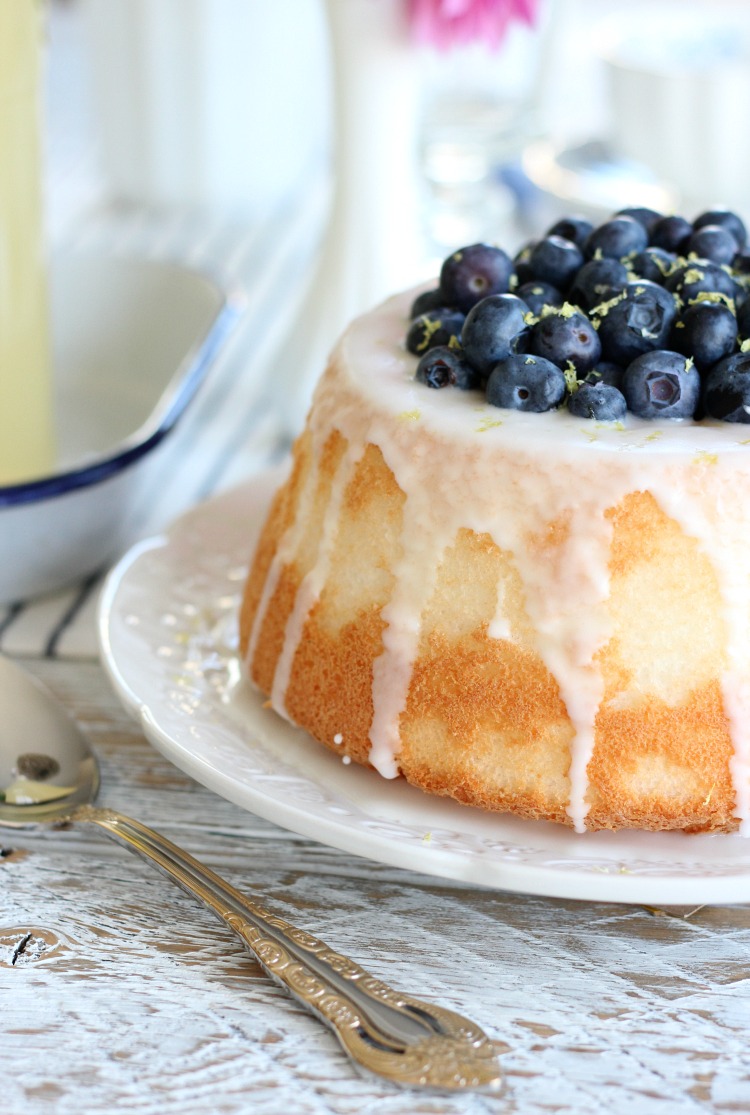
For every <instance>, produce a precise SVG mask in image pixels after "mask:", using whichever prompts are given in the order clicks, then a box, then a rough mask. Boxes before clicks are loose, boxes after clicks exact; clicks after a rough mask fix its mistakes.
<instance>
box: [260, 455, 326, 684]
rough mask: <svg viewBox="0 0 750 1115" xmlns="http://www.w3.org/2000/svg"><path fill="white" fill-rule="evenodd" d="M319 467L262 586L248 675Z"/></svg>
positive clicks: (302, 526) (309, 480)
mask: <svg viewBox="0 0 750 1115" xmlns="http://www.w3.org/2000/svg"><path fill="white" fill-rule="evenodd" d="M318 452H319V447H318V446H314V448H313V453H314V456H315V460H316V464H317V455H318ZM317 473H318V470H317V467H315V468H311V469H310V470H309V471H308V473H307V476H306V479H305V484H304V486H303V488H302V491H301V492H300V496H299V506H298V507H297V512H296V514H295V516H294V518H293V519H292V522H291V525H290V526H289V528H288V529H287V530H286V531H285V532H284V535H283V536H282V538H281V541H280V543H279V545H278V548H277V550H276V553H275V554H274V556H273V560H272V562H271V565H270V566H269V569H268V573H267V574H266V580H265V583H264V585H263V592H262V593H261V597H260V600H259V601H258V607H257V609H256V612H255V616H254V618H253V626H252V628H251V631H250V638H249V640H248V645H247V654H246V656H245V664H246V666H247V669H248V672H250V671H251V670H252V664H253V660H254V658H255V651H256V648H257V646H258V639H259V638H260V633H261V631H262V630H263V622H264V620H265V618H266V612H267V611H268V606H269V604H270V603H271V600H272V599H273V596H274V593H275V592H276V589H277V588H278V584H279V580H280V578H281V573H282V570H283V569H284V566H285V565H287V564H288V563H289V562H290V561H291V560H292V558H293V557H294V555H295V553H296V552H297V549H298V548H299V545H300V542H301V541H302V536H303V534H304V530H305V525H306V522H307V516H308V514H309V511H310V507H311V505H312V501H313V498H314V496H315V488H316V484H317Z"/></svg>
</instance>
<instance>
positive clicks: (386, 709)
mask: <svg viewBox="0 0 750 1115" xmlns="http://www.w3.org/2000/svg"><path fill="white" fill-rule="evenodd" d="M375 436H376V437H377V434H375ZM376 444H378V445H379V446H380V448H381V452H383V456H384V458H385V460H386V463H387V464H389V465H391V467H392V463H391V462H392V453H391V452H389V448H390V447H389V446H388V445H387V444H386V439H385V438H382V437H381V439H380V441H379V442H376ZM417 471H418V466H416V464H415V462H411V463H410V462H409V461H408V460H407V461H404V460H401V461H399V466H398V472H397V473H395V475H396V476H397V477H399V485H400V487H401V489H402V491H403V492H404V493H405V495H406V503H405V506H404V520H403V529H402V535H401V547H402V557H401V558H400V559H399V561H398V562H397V563H396V566H395V569H394V571H393V572H394V575H395V585H394V588H393V593H392V595H391V599H390V601H389V602H388V604H386V606H385V607H384V608H383V610H382V612H381V616H382V618H383V620H384V621H385V624H386V626H385V628H384V630H383V651H382V654H380V655H379V656H378V658H376V659H375V661H374V662H373V673H372V703H373V710H374V711H373V718H372V725H371V726H370V743H371V749H370V762H371V763H372V765H373V766H374V767H375V769H376V770H377V771H379V773H380V774H382V775H383V777H384V778H395V777H396V776H397V775H398V764H397V762H396V757H397V755H398V752H399V750H400V734H399V720H400V717H401V713H402V712H403V711H404V710H405V708H406V702H407V698H408V696H409V686H410V684H411V677H412V671H413V668H414V661H415V659H416V656H417V650H418V648H419V636H420V632H421V628H422V614H423V612H424V610H425V608H426V606H427V604H428V602H429V599H430V596H431V595H432V591H433V589H434V587H435V580H436V577H437V570H438V566H439V564H440V559H441V557H442V553H443V550H444V549H445V546H446V545H447V544H448V543H449V542H450V541H451V540H452V539H451V528H450V525H448V527H447V529H446V527H445V526H444V527H443V528H442V529H439V528H438V526H437V524H436V522H435V517H434V506H435V505H434V501H432V500H431V499H430V493H429V491H426V490H425V488H424V486H420V485H418V484H415V483H413V480H414V479H415V472H417Z"/></svg>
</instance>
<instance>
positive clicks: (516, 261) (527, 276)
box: [513, 240, 537, 284]
mask: <svg viewBox="0 0 750 1115" xmlns="http://www.w3.org/2000/svg"><path fill="white" fill-rule="evenodd" d="M536 243H537V241H536V240H529V242H528V244H524V246H523V247H522V248H521V249H519V251H518V252H517V253H516V255H515V256H514V257H513V270H514V271H515V273H516V278H517V279H518V282H519V284H523V283H530V282H531V281H532V279H533V278H534V276H533V275H532V273H531V267H530V266H529V260H530V259H531V253H532V252H533V250H534V247H535V246H536Z"/></svg>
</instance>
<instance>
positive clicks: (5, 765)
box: [0, 657, 501, 1092]
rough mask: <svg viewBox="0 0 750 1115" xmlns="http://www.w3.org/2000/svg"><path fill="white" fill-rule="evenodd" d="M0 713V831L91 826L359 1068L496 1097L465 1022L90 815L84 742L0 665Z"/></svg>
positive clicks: (493, 1074)
mask: <svg viewBox="0 0 750 1115" xmlns="http://www.w3.org/2000/svg"><path fill="white" fill-rule="evenodd" d="M0 708H2V709H3V716H2V718H0V825H3V826H8V827H13V828H25V827H28V826H30V825H37V824H39V823H45V822H46V823H51V824H57V825H61V824H67V823H70V822H73V821H76V822H78V821H84V822H86V823H88V824H93V825H96V826H97V827H98V828H100V829H103V830H104V832H106V833H107V835H108V836H111V837H112V838H113V839H114V840H117V841H118V842H119V843H121V844H124V845H125V846H126V847H128V848H130V849H131V850H133V851H135V852H137V853H138V854H139V855H141V856H143V857H144V859H148V860H151V862H152V863H155V864H156V865H157V866H158V867H160V868H161V870H162V871H163V872H165V873H166V874H167V875H168V876H169V877H170V878H171V879H173V880H174V881H175V882H176V883H177V884H178V885H179V886H181V887H182V888H183V890H186V891H188V893H190V894H192V895H194V897H196V898H198V899H200V901H201V902H203V903H204V904H205V905H206V906H208V908H209V909H210V910H213V911H214V913H215V914H217V915H218V917H219V918H220V919H221V920H222V921H224V922H226V924H227V925H229V926H230V927H231V928H232V929H233V930H234V931H235V933H237V935H238V936H239V937H240V938H241V940H242V941H243V942H244V944H245V945H247V947H248V948H249V949H250V951H251V952H252V953H254V954H255V956H256V957H257V959H258V961H259V962H260V964H261V965H262V967H263V968H264V970H265V971H266V972H267V973H268V975H270V976H271V977H272V978H273V979H275V980H276V981H277V982H279V983H281V984H283V985H284V986H285V987H286V988H287V990H289V991H290V992H291V993H292V995H294V996H295V998H296V999H298V1000H299V1001H300V1002H301V1003H302V1004H303V1005H304V1006H306V1007H307V1008H308V1010H310V1011H312V1013H313V1014H315V1015H317V1017H318V1018H320V1019H321V1020H322V1021H323V1022H325V1023H326V1024H327V1025H328V1026H330V1027H331V1029H332V1030H333V1031H334V1032H335V1034H336V1035H337V1037H338V1039H339V1041H340V1042H341V1044H342V1046H343V1047H344V1049H345V1050H346V1052H347V1053H348V1054H349V1055H350V1056H351V1057H352V1058H353V1059H354V1060H355V1061H357V1062H358V1063H359V1064H360V1065H362V1066H363V1067H364V1068H366V1069H369V1070H370V1071H372V1072H375V1073H378V1074H379V1075H380V1076H383V1077H386V1078H387V1079H389V1080H392V1081H394V1082H396V1083H398V1084H403V1085H407V1086H423V1087H430V1088H438V1089H450V1090H465V1089H473V1090H481V1091H485V1092H497V1091H498V1090H499V1088H500V1083H501V1078H500V1070H499V1067H498V1064H497V1059H496V1055H495V1050H494V1048H493V1046H492V1043H491V1041H490V1040H489V1038H488V1037H487V1035H486V1034H485V1033H484V1031H483V1030H481V1029H480V1027H479V1026H477V1025H475V1023H473V1022H470V1021H469V1020H468V1019H467V1018H463V1017H462V1016H461V1015H460V1014H456V1013H455V1012H454V1011H450V1010H445V1009H444V1008H443V1007H437V1006H433V1005H432V1004H431V1003H426V1002H423V1001H422V1000H421V999H416V998H414V997H413V996H411V995H404V994H402V993H401V992H398V991H394V990H393V988H391V987H389V986H388V984H386V983H383V982H382V981H381V980H378V979H375V977H374V976H371V975H370V974H369V972H367V971H365V969H364V968H361V967H360V966H359V965H358V964H356V963H355V962H354V961H353V960H349V958H348V957H346V956H344V955H342V954H341V953H338V952H335V951H334V950H333V949H331V948H329V946H328V945H326V944H324V942H323V941H320V940H318V939H317V938H316V937H313V936H312V935H311V934H309V933H307V932H305V931H304V930H301V929H296V928H295V927H294V926H293V925H290V923H289V922H288V921H285V920H284V919H283V918H280V917H277V916H276V915H275V914H272V913H270V912H269V911H268V910H266V909H265V907H264V906H263V905H262V904H261V903H260V902H258V901H256V900H255V899H253V898H248V897H246V896H245V895H243V894H241V893H240V891H238V890H236V889H235V888H234V887H233V886H230V885H229V883H226V882H224V880H223V879H222V878H220V876H218V875H217V874H216V873H215V872H214V871H211V869H210V868H208V867H204V866H203V864H201V863H199V862H198V860H196V859H193V857H192V856H191V855H188V853H187V852H183V851H182V850H181V849H180V848H178V847H177V846H176V845H175V844H172V843H171V841H169V840H166V839H165V838H164V837H163V836H160V835H159V834H158V833H156V832H154V831H153V830H152V829H150V828H147V827H146V826H145V825H142V824H141V823H140V822H139V821H134V820H131V819H130V818H129V817H124V816H123V815H122V814H121V813H116V812H115V811H114V810H113V809H96V808H94V807H93V806H92V805H91V804H90V803H91V802H92V801H93V800H94V798H95V797H96V793H97V790H98V789H99V769H98V764H97V761H96V757H95V756H94V754H93V752H92V750H91V748H90V746H89V744H88V741H87V740H86V739H85V738H84V736H83V735H82V734H81V732H80V731H79V729H78V727H77V726H76V724H75V723H74V722H73V720H71V719H70V717H68V716H67V714H66V713H65V711H64V710H63V709H62V708H61V706H60V705H59V704H58V703H57V702H56V701H55V700H54V699H53V698H52V697H51V696H50V694H49V693H47V691H46V690H45V689H44V688H43V687H42V686H41V685H40V684H39V683H38V682H37V681H36V680H35V679H34V678H31V677H29V676H28V675H27V674H26V673H24V672H23V671H22V670H20V669H19V668H18V667H17V666H15V665H14V664H13V663H12V662H10V661H9V660H8V659H7V658H2V657H0Z"/></svg>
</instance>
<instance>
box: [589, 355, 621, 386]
mask: <svg viewBox="0 0 750 1115" xmlns="http://www.w3.org/2000/svg"><path fill="white" fill-rule="evenodd" d="M624 374H625V369H624V368H623V367H622V365H621V364H613V363H612V361H611V360H600V361H599V363H598V364H597V365H596V367H595V368H592V369H591V371H590V372H587V374H586V378H585V380H584V383H606V384H608V385H609V386H610V387H618V388H619V386H620V384H621V383H622V377H623V375H624Z"/></svg>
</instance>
